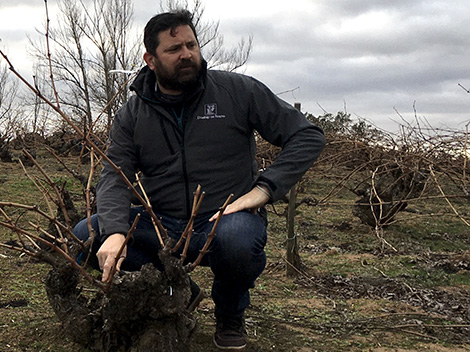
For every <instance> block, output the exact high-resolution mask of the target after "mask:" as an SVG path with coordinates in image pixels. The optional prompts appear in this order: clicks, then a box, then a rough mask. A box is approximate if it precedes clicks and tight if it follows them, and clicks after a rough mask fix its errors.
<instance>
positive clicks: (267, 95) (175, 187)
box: [97, 67, 325, 237]
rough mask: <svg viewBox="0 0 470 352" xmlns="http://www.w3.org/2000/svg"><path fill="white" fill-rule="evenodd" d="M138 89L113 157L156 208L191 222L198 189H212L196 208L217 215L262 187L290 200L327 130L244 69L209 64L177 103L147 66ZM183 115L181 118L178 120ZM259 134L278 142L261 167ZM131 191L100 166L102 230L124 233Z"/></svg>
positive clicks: (117, 126) (115, 135) (121, 115)
mask: <svg viewBox="0 0 470 352" xmlns="http://www.w3.org/2000/svg"><path fill="white" fill-rule="evenodd" d="M131 89H132V90H134V91H135V92H136V93H137V94H136V95H134V96H132V97H131V98H130V99H129V101H128V102H127V103H126V104H125V105H124V106H123V107H122V108H121V109H120V110H119V111H118V113H117V114H116V116H115V119H114V122H113V126H112V128H111V131H110V139H109V142H110V144H109V149H108V156H109V158H110V159H111V160H112V161H113V162H114V163H116V164H117V165H118V166H119V167H121V169H122V171H123V172H124V173H125V174H126V176H127V177H128V178H129V179H130V180H131V181H133V180H135V173H136V172H138V171H140V172H141V173H142V174H143V184H144V188H145V190H146V193H147V195H148V196H149V198H150V199H151V203H152V207H153V209H154V211H155V212H157V213H160V214H165V215H169V216H173V217H176V218H180V219H188V218H189V216H190V210H191V205H192V196H193V192H194V191H195V190H196V187H197V185H199V184H200V185H201V186H202V189H203V190H204V191H205V192H206V196H205V198H204V200H203V203H202V206H201V208H200V210H199V214H209V213H215V212H216V211H217V210H218V208H219V207H220V206H221V205H222V204H223V203H224V201H225V199H226V198H227V197H228V196H229V194H231V193H233V194H234V196H235V198H234V199H236V198H237V197H240V196H241V195H243V194H245V193H247V192H249V191H250V190H251V189H252V188H253V186H254V185H255V184H257V183H260V184H263V185H265V186H266V187H268V189H269V191H270V194H271V200H272V201H276V200H278V199H280V198H281V197H283V196H285V194H286V193H287V192H288V190H289V189H290V188H291V187H292V186H293V185H294V184H295V183H296V182H297V181H298V180H299V179H300V178H301V177H302V175H303V174H304V173H305V172H306V171H307V170H308V169H309V168H310V166H311V165H312V163H313V162H314V161H315V160H316V159H317V157H318V155H319V154H320V152H321V150H322V149H323V147H324V144H325V138H324V136H323V133H322V131H321V130H320V129H319V128H317V127H316V126H314V125H313V124H311V123H310V122H309V121H308V120H307V119H306V118H305V116H304V115H302V114H301V113H300V112H298V111H297V110H296V109H295V108H293V107H292V106H290V105H289V104H287V103H286V102H284V101H282V100H281V99H279V98H278V97H276V96H275V95H274V94H273V93H272V92H271V91H270V90H269V89H268V88H267V87H266V86H265V85H263V84H262V83H260V82H259V81H257V80H255V79H253V78H251V77H248V76H244V75H240V74H235V73H229V72H223V71H215V70H205V69H204V70H203V73H202V75H201V77H200V79H199V81H198V83H197V84H196V85H195V87H194V89H192V90H191V92H190V93H186V94H185V95H184V96H182V97H178V98H176V99H171V97H164V96H161V95H158V94H157V93H155V75H154V73H153V72H152V71H151V70H150V69H149V68H148V67H145V68H143V69H142V71H141V72H140V73H139V75H138V76H137V78H136V80H135V81H134V83H133V85H132V87H131ZM178 120H179V121H178ZM254 130H256V131H258V132H259V134H260V135H261V136H262V137H263V138H264V139H266V140H267V141H269V142H270V143H272V144H274V145H276V146H280V147H282V152H281V153H280V155H279V157H278V158H277V160H276V162H275V163H273V164H272V165H271V166H269V167H268V168H267V169H266V170H264V171H263V172H262V173H259V172H258V169H259V168H258V166H257V164H256V161H255V153H256V144H255V137H254ZM132 198H133V197H132V194H131V192H130V191H129V189H128V188H127V186H126V185H125V183H124V182H123V181H122V179H121V177H120V176H119V175H118V174H117V173H116V172H115V171H114V169H113V168H112V167H110V165H108V164H107V163H104V169H103V170H102V173H101V180H100V182H99V184H98V188H97V203H98V216H99V223H100V232H101V235H102V236H104V237H106V236H108V235H110V234H113V233H126V232H127V231H128V229H129V224H128V217H129V209H130V206H131V203H132Z"/></svg>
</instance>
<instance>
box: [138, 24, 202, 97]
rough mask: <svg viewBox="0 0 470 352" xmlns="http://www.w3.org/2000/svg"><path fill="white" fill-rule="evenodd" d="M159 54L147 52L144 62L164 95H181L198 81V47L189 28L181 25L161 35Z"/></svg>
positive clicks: (199, 64) (199, 61) (199, 53)
mask: <svg viewBox="0 0 470 352" xmlns="http://www.w3.org/2000/svg"><path fill="white" fill-rule="evenodd" d="M158 39H159V45H158V47H157V50H156V53H154V54H151V53H145V54H144V60H145V62H146V63H147V65H148V66H149V67H150V69H151V70H153V71H154V72H155V74H156V75H157V80H158V86H159V88H160V89H161V91H162V92H163V93H166V94H180V93H182V92H183V91H184V90H185V88H187V87H189V86H191V85H192V84H193V83H194V82H196V81H197V78H198V76H199V72H200V70H201V61H202V60H201V52H200V50H199V44H198V42H197V40H196V37H195V36H194V33H193V31H192V30H191V28H190V27H189V26H178V27H176V28H175V30H174V31H171V30H170V29H169V30H167V31H164V32H160V33H159V34H158Z"/></svg>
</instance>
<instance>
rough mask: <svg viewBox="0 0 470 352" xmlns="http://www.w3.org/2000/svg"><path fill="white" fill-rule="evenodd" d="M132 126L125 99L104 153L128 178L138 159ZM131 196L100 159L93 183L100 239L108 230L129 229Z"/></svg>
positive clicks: (128, 107) (121, 231) (134, 170)
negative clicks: (97, 175) (98, 178)
mask: <svg viewBox="0 0 470 352" xmlns="http://www.w3.org/2000/svg"><path fill="white" fill-rule="evenodd" d="M133 130H134V124H133V115H132V113H131V108H130V102H128V103H127V104H126V105H125V106H123V107H122V108H121V109H120V110H119V111H118V113H117V114H116V116H115V118H114V122H113V125H112V127H111V130H110V133H109V141H108V143H109V145H108V150H107V156H108V157H109V159H110V160H111V161H112V162H113V163H114V164H116V165H117V166H118V167H120V168H121V170H122V171H123V173H124V174H125V175H126V177H127V178H128V179H129V180H130V181H131V182H134V181H135V173H136V170H137V160H138V158H137V155H136V147H135V144H134V138H133ZM131 197H132V193H131V191H130V190H129V188H128V186H127V185H126V183H125V182H124V180H123V178H122V176H121V175H120V174H119V173H117V172H116V170H115V169H114V168H113V167H112V166H111V165H110V164H109V163H108V162H106V161H104V162H103V170H102V171H101V178H100V181H99V183H98V186H97V208H98V209H97V210H98V222H99V225H100V236H101V239H102V241H104V240H105V239H106V238H107V237H108V236H110V235H111V234H114V233H122V234H126V233H127V232H128V231H129V228H130V225H129V211H130V206H131Z"/></svg>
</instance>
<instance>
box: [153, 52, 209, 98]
mask: <svg viewBox="0 0 470 352" xmlns="http://www.w3.org/2000/svg"><path fill="white" fill-rule="evenodd" d="M201 61H202V59H197V60H187V59H185V60H182V61H180V62H179V63H178V65H176V67H175V68H174V69H171V68H168V67H167V66H165V65H164V64H163V63H162V62H161V61H160V59H159V58H158V57H156V60H155V75H156V76H157V81H158V84H160V85H161V86H162V87H164V88H167V89H170V90H174V91H187V90H188V89H190V88H192V87H193V86H194V84H195V83H196V82H197V81H198V79H199V74H200V72H201Z"/></svg>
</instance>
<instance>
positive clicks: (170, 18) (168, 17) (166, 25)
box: [144, 10, 197, 55]
mask: <svg viewBox="0 0 470 352" xmlns="http://www.w3.org/2000/svg"><path fill="white" fill-rule="evenodd" d="M186 25H187V26H189V27H190V28H191V30H192V31H193V33H194V36H195V37H196V40H197V34H196V28H194V25H193V15H192V14H191V12H189V11H187V10H175V11H171V12H165V13H160V14H158V15H155V16H153V17H152V18H151V19H150V21H148V22H147V25H146V26H145V30H144V45H145V49H146V50H147V52H148V53H150V54H152V55H155V52H156V50H157V47H158V44H159V42H158V34H159V33H160V32H163V31H166V30H168V29H171V31H172V32H174V30H175V28H176V27H178V26H186ZM171 34H172V35H173V33H171Z"/></svg>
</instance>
